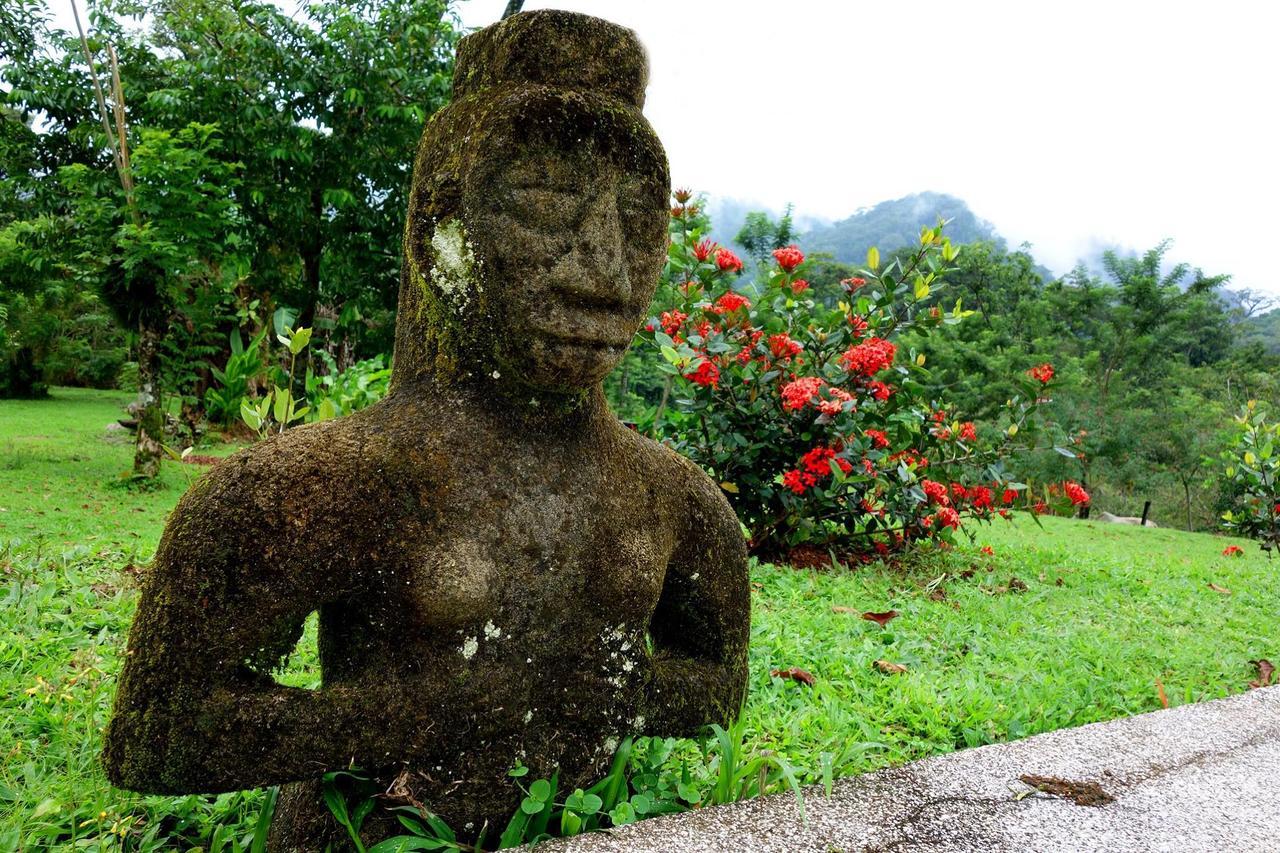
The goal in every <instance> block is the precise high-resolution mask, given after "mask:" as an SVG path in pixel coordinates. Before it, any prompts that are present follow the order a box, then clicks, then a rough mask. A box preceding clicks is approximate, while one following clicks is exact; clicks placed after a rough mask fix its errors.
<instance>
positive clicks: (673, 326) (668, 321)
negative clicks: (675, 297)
mask: <svg viewBox="0 0 1280 853" xmlns="http://www.w3.org/2000/svg"><path fill="white" fill-rule="evenodd" d="M661 319H662V331H664V332H666V333H667V334H668V335H671V336H674V335H675V333H676V332H678V331H680V327H681V326H682V325H683V324H684V321H685V320H688V319H689V315H688V314H686V313H684V312H683V311H663V312H662V318H661Z"/></svg>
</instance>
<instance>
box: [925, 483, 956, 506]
mask: <svg viewBox="0 0 1280 853" xmlns="http://www.w3.org/2000/svg"><path fill="white" fill-rule="evenodd" d="M920 488H922V489H924V495H925V497H927V498H928V499H929V500H930V501H931V502H932V503H936V504H938V505H939V506H949V505H950V504H951V498H949V497H947V487H946V486H944V485H942V484H941V483H939V482H938V481H936V480H921V481H920Z"/></svg>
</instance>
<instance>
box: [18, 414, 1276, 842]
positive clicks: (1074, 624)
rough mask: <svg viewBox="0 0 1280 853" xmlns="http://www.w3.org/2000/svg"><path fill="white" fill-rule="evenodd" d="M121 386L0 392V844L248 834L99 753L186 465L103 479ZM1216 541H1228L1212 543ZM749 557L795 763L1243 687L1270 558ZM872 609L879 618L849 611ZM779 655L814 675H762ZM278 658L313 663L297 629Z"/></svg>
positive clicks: (774, 725)
mask: <svg viewBox="0 0 1280 853" xmlns="http://www.w3.org/2000/svg"><path fill="white" fill-rule="evenodd" d="M125 401H126V395H123V394H116V393H104V392H87V391H73V390H65V389H59V390H56V391H55V393H54V397H53V399H51V400H45V401H39V402H30V403H15V402H12V401H0V580H2V582H3V587H0V596H2V597H3V602H2V604H0V703H3V713H2V714H0V756H3V760H2V761H0V850H9V849H24V850H45V849H51V848H53V849H62V848H68V849H71V848H74V849H85V850H121V849H128V850H146V849H166V850H167V849H183V850H186V849H191V848H193V847H202V848H203V849H206V850H208V849H217V846H218V844H219V842H220V840H221V841H226V840H232V841H234V842H235V843H237V844H239V843H242V842H243V840H244V839H246V838H247V837H248V835H249V834H250V833H251V832H252V822H253V821H254V820H255V819H256V817H257V813H258V810H259V808H260V803H261V801H262V795H261V794H260V793H257V792H254V793H245V794H231V795H222V796H219V797H195V796H192V797H177V798H175V797H139V796H136V795H132V794H126V793H123V792H118V791H113V790H112V789H111V788H110V787H109V786H108V785H107V783H106V780H105V779H104V778H103V776H102V773H101V770H100V769H99V768H98V766H97V763H96V761H97V752H98V749H99V743H100V737H101V731H102V727H103V726H104V725H105V724H106V719H107V713H108V708H109V702H110V697H111V693H112V690H113V684H114V676H115V673H116V672H117V670H118V666H119V657H118V655H119V649H120V647H121V644H122V642H123V638H124V635H125V632H126V630H127V628H128V624H129V620H130V617H131V615H132V612H133V607H134V602H135V595H136V592H135V590H136V585H135V578H134V575H135V573H136V571H137V569H136V568H135V567H136V566H138V565H141V564H143V563H144V562H145V560H146V559H147V558H148V557H149V556H150V554H151V553H152V551H153V550H154V548H155V545H156V542H157V540H158V538H159V534H160V531H161V529H162V527H163V523H164V517H165V515H166V513H167V512H168V511H169V510H170V509H171V508H172V506H173V504H174V503H175V502H176V500H177V498H178V496H179V495H180V494H181V492H182V490H183V489H184V488H185V487H186V485H187V482H188V480H187V478H188V476H193V477H194V476H198V475H199V473H200V471H201V470H202V469H200V468H198V467H196V466H179V465H177V464H168V465H167V466H166V467H167V470H166V473H165V476H164V482H163V485H162V487H161V488H159V489H157V490H155V491H150V492H142V493H139V492H135V491H131V490H128V489H125V488H121V487H120V486H118V485H115V483H116V481H117V480H118V479H119V475H120V474H121V473H122V472H125V471H126V470H127V469H128V467H129V461H130V458H131V448H130V446H129V444H128V442H127V441H122V440H121V439H120V438H119V436H120V435H121V433H108V432H107V431H106V430H105V426H106V424H107V423H109V422H111V421H113V420H114V419H115V418H116V417H118V416H119V414H120V412H119V409H120V406H121V405H122V404H123V403H124V402H125ZM226 450H229V448H225V449H222V450H215V451H212V452H214V453H218V452H226ZM201 452H202V453H204V452H210V451H205V450H203V449H202V450H201ZM1232 542H1236V543H1238V544H1241V545H1243V546H1244V548H1245V556H1243V557H1235V558H1228V557H1223V556H1222V555H1221V552H1222V549H1223V548H1224V547H1225V546H1226V545H1228V544H1231V543H1232ZM980 545H989V546H991V547H992V548H993V549H994V552H995V553H994V555H993V556H987V555H984V554H981V553H980V552H979V546H980ZM753 578H754V583H755V593H754V614H753V631H752V649H751V691H750V698H749V700H748V705H747V709H746V721H747V729H748V733H749V734H748V737H749V745H750V747H751V748H753V749H759V748H766V747H767V748H769V749H772V750H774V751H776V752H777V753H779V754H781V755H783V756H785V757H786V758H787V759H789V760H790V762H791V763H792V764H793V765H795V767H796V768H797V769H798V770H799V771H800V772H801V774H802V776H803V780H804V781H816V780H818V779H819V778H821V772H822V767H823V766H824V764H828V765H829V766H831V767H832V768H833V769H834V772H835V773H836V774H837V775H844V774H850V773H857V772H863V771H866V770H870V769H874V768H876V767H881V766H885V765H891V764H900V763H902V762H905V761H910V760H913V759H916V758H920V757H923V756H927V755H933V754H937V753H940V752H946V751H949V750H952V749H957V748H962V747H966V746H976V745H979V744H984V743H992V742H996V741H1001V740H1008V739H1011V738H1017V737H1023V736H1026V735H1029V734H1034V733H1036V732H1042V731H1047V730H1051V729H1056V728H1061V727H1063V726H1073V725H1080V724H1083V723H1088V722H1092V721H1095V720H1105V719H1109V718H1113V717H1117V716H1122V715H1125V714H1135V713H1141V712H1143V711H1150V710H1154V709H1156V708H1159V707H1160V704H1161V703H1160V698H1159V691H1158V688H1157V682H1159V683H1160V684H1162V685H1163V688H1164V691H1165V694H1166V696H1167V698H1168V701H1169V702H1170V704H1174V705H1177V704H1182V703H1186V702H1197V701H1202V700H1205V699H1212V698H1217V697H1219V696H1225V695H1227V694H1229V693H1233V692H1239V691H1241V690H1244V689H1246V688H1247V683H1248V681H1249V680H1250V678H1252V677H1253V670H1252V667H1251V665H1250V664H1249V661H1250V660H1251V659H1257V658H1260V657H1269V658H1271V659H1272V660H1275V659H1276V658H1277V657H1280V640H1278V639H1277V636H1276V630H1275V627H1274V625H1275V618H1274V614H1275V602H1276V601H1277V598H1278V596H1280V572H1278V571H1277V565H1276V564H1274V563H1268V561H1267V559H1266V558H1265V557H1264V556H1263V555H1262V553H1261V552H1260V551H1259V550H1258V549H1257V548H1256V546H1254V545H1252V544H1250V543H1247V542H1243V541H1240V540H1231V539H1226V538H1222V537H1214V536H1208V535H1203V534H1187V533H1179V532H1175V531H1171V530H1150V529H1138V528H1133V527H1123V526H1109V525H1100V524H1094V523H1084V522H1077V521H1070V520H1065V519H1046V520H1045V521H1044V527H1043V528H1040V527H1038V526H1037V525H1035V524H1034V523H1033V522H1031V521H1030V520H1029V519H1026V518H1020V519H1019V520H1018V521H1017V522H1016V523H1015V524H1012V525H1010V524H999V525H996V526H994V527H991V528H986V529H983V530H981V531H980V534H979V540H978V543H977V544H975V545H974V546H972V547H966V548H964V549H960V550H959V551H957V552H956V553H953V554H949V555H944V556H935V557H932V558H930V559H922V560H919V561H916V562H915V563H913V564H912V565H911V566H910V567H885V566H870V567H865V568H860V569H857V570H832V571H825V572H812V571H796V570H793V569H790V568H785V567H777V566H770V565H758V566H755V567H754V571H753ZM1015 578H1016V579H1017V582H1013V579H1015ZM1211 583H1212V584H1214V585H1216V586H1218V587H1220V588H1221V589H1223V590H1229V591H1230V594H1226V593H1225V592H1219V591H1215V590H1214V589H1211V588H1210V587H1209V584H1211ZM833 607H843V608H849V609H851V610H852V611H853V612H849V613H843V612H836V611H833V609H832V608H833ZM890 609H893V610H897V611H898V612H899V613H900V614H901V615H900V616H898V617H897V618H896V619H894V620H892V621H891V622H889V623H888V625H887V626H886V627H885V628H883V629H882V628H880V627H879V626H878V625H877V624H875V623H874V622H871V621H868V620H865V619H862V618H860V613H861V612H862V611H867V610H869V611H886V610H890ZM313 642H314V639H313V636H312V635H309V636H308V637H307V638H305V639H304V643H313ZM878 660H883V661H887V662H889V663H895V664H901V665H903V666H905V667H906V672H904V673H897V674H886V673H884V672H881V671H879V670H878V669H877V668H876V667H875V662H876V661H878ZM790 667H800V668H802V669H804V670H807V671H808V672H810V673H812V675H813V676H814V678H815V684H814V685H813V686H811V687H810V686H806V685H803V684H800V683H797V682H795V681H791V680H782V679H779V678H775V677H771V676H770V670H772V669H786V668H790ZM284 677H286V678H288V679H289V680H290V681H291V682H292V683H295V684H309V683H314V681H315V670H314V651H313V649H304V650H303V651H302V653H300V654H299V655H297V656H295V663H294V664H293V668H292V669H291V671H290V672H288V673H287V674H286V675H285V676H284ZM113 830H114V831H115V833H116V834H114V835H113V834H112V833H113ZM215 833H219V838H214V837H213V835H214V834H215ZM122 834H123V837H124V839H126V840H124V841H122ZM227 849H231V848H227Z"/></svg>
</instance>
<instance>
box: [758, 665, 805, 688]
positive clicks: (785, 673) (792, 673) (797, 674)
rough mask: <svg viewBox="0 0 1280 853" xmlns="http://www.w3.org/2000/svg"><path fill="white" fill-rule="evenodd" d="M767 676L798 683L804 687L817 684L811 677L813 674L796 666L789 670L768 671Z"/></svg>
mask: <svg viewBox="0 0 1280 853" xmlns="http://www.w3.org/2000/svg"><path fill="white" fill-rule="evenodd" d="M769 675H771V676H773V677H774V678H786V679H790V680H791V681H798V682H800V683H801V684H803V685H805V686H806V687H812V686H813V685H814V684H816V683H817V679H816V678H814V677H813V673H811V672H807V671H805V670H803V669H801V668H800V667H798V666H793V667H791V668H790V669H771V670H769Z"/></svg>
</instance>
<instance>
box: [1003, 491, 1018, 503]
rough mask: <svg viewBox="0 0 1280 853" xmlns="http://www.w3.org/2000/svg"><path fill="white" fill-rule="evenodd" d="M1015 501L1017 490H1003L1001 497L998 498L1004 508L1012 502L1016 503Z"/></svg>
mask: <svg viewBox="0 0 1280 853" xmlns="http://www.w3.org/2000/svg"><path fill="white" fill-rule="evenodd" d="M1017 499H1018V490H1017V489H1005V490H1004V494H1002V495H1001V496H1000V502H1001V503H1003V504H1005V505H1006V506H1007V505H1008V504H1011V503H1013V502H1014V501H1016V500H1017Z"/></svg>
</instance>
